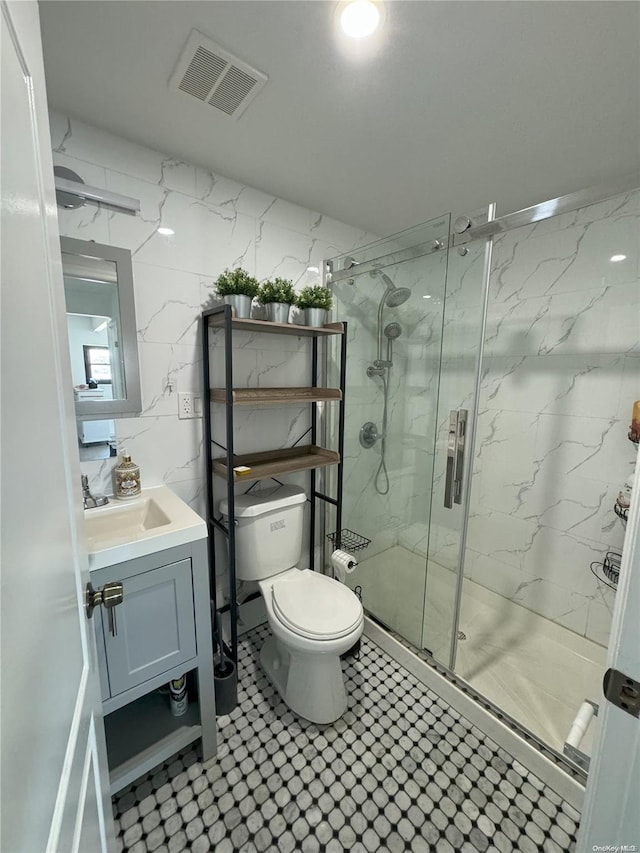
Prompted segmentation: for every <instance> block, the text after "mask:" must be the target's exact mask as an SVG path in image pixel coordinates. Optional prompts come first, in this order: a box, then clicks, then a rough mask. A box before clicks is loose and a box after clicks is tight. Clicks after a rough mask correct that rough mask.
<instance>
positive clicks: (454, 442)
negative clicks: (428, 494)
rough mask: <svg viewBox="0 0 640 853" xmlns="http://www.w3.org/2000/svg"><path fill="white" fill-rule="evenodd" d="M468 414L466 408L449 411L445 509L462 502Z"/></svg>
mask: <svg viewBox="0 0 640 853" xmlns="http://www.w3.org/2000/svg"><path fill="white" fill-rule="evenodd" d="M468 415H469V412H468V410H467V409H451V411H450V412H449V432H448V434H447V467H446V472H445V483H444V505H445V507H446V508H447V509H451V508H452V507H453V504H454V503H457V504H461V503H462V478H463V474H464V450H465V439H466V434H467V417H468Z"/></svg>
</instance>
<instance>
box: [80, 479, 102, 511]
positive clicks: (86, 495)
mask: <svg viewBox="0 0 640 853" xmlns="http://www.w3.org/2000/svg"><path fill="white" fill-rule="evenodd" d="M80 481H81V483H82V498H83V500H84V508H85V509H93V507H96V506H104V505H105V504H108V503H109V498H108V497H107V496H106V495H96V497H94V496H93V495H92V494H91V491H90V489H89V478H88V477H87V475H86V474H82V476H81V478H80Z"/></svg>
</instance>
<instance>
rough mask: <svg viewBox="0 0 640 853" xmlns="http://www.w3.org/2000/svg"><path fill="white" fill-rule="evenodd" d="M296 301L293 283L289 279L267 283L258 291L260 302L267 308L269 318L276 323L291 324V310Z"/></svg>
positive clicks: (276, 279)
mask: <svg viewBox="0 0 640 853" xmlns="http://www.w3.org/2000/svg"><path fill="white" fill-rule="evenodd" d="M295 301H296V294H295V291H294V289H293V282H292V281H290V280H289V279H288V278H274V279H273V281H265V282H264V283H263V284H262V285H261V287H260V290H259V291H258V302H259V303H260V304H261V305H265V306H266V308H267V318H268V319H269V320H271V321H272V322H274V323H288V322H289V308H290V307H291V306H292V305H293V304H294V302H295Z"/></svg>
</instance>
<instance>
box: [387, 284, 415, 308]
mask: <svg viewBox="0 0 640 853" xmlns="http://www.w3.org/2000/svg"><path fill="white" fill-rule="evenodd" d="M410 296H411V291H410V290H409V288H408V287H396V286H395V285H394V287H393V290H388V291H387V297H386V299H385V300H384V301H385V303H386V305H387V307H388V308H397V307H398V305H402V304H403V303H405V302H406V301H407V299H408V298H409V297H410Z"/></svg>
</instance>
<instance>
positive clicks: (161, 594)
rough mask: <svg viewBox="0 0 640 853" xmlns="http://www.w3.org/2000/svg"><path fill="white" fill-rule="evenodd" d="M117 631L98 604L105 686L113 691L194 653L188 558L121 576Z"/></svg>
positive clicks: (191, 596) (148, 677)
mask: <svg viewBox="0 0 640 853" xmlns="http://www.w3.org/2000/svg"><path fill="white" fill-rule="evenodd" d="M122 585H123V593H124V598H123V601H122V604H120V605H118V607H117V608H116V628H117V633H116V635H115V636H113V635H112V634H111V632H110V630H109V620H108V616H107V613H106V612H105V609H104V608H102V609H101V610H102V613H101V615H102V631H103V635H104V643H105V654H106V659H107V672H108V678H109V692H110V694H111V696H117V695H118V694H119V693H123V692H124V691H125V690H129V689H130V688H131V687H135V686H136V685H138V684H142V683H143V682H145V681H148V680H149V679H150V678H153V677H154V676H155V675H160V674H161V673H163V672H167V670H170V669H173V668H174V667H177V666H180V665H181V664H184V663H186V662H187V661H189V660H191V659H192V658H194V657H195V654H196V630H195V621H194V615H193V584H192V581H191V560H180V561H179V562H176V563H170V564H169V565H168V566H162V567H161V568H158V569H152V570H151V571H148V572H143V573H142V574H139V575H135V576H134V577H130V578H126V579H125V580H123V582H122Z"/></svg>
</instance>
